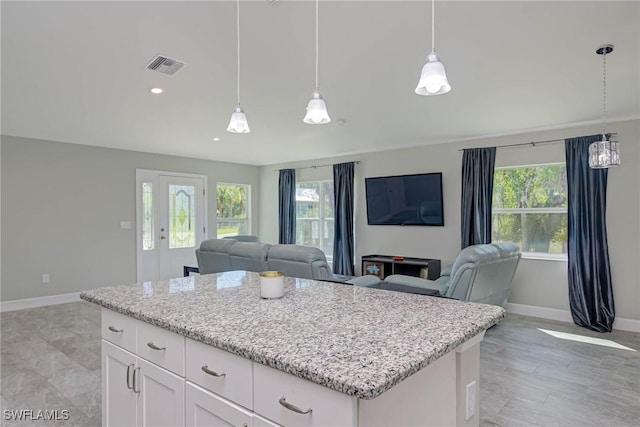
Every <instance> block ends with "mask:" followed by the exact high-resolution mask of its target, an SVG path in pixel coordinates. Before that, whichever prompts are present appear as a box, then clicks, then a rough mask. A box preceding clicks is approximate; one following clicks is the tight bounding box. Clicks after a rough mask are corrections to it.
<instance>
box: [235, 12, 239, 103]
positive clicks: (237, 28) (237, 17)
mask: <svg viewBox="0 0 640 427" xmlns="http://www.w3.org/2000/svg"><path fill="white" fill-rule="evenodd" d="M236 32H237V34H236V36H237V40H238V51H237V60H238V64H237V65H238V69H237V72H238V76H237V77H238V106H240V0H237V1H236Z"/></svg>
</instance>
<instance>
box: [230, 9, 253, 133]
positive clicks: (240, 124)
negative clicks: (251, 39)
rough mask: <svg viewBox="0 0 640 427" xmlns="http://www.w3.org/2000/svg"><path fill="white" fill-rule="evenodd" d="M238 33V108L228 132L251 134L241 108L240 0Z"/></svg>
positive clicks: (237, 22)
mask: <svg viewBox="0 0 640 427" xmlns="http://www.w3.org/2000/svg"><path fill="white" fill-rule="evenodd" d="M236 31H237V34H236V36H237V40H238V50H237V52H236V53H237V61H238V62H237V65H238V68H237V71H238V76H237V77H238V80H237V82H238V86H237V88H238V106H237V107H236V108H234V109H233V113H231V120H229V126H227V132H231V133H249V132H251V129H249V122H247V115H246V114H245V113H244V111H243V110H242V107H240V0H236Z"/></svg>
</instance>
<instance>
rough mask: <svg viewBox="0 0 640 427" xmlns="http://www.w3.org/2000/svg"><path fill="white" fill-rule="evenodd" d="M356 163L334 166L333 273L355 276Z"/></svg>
mask: <svg viewBox="0 0 640 427" xmlns="http://www.w3.org/2000/svg"><path fill="white" fill-rule="evenodd" d="M354 166H355V165H354V163H353V162H348V163H339V164H335V165H333V195H334V202H335V205H334V216H335V220H334V227H335V228H334V235H333V272H334V273H336V274H344V275H347V276H353V270H354V262H353V257H354V255H353V253H354V241H353V175H354Z"/></svg>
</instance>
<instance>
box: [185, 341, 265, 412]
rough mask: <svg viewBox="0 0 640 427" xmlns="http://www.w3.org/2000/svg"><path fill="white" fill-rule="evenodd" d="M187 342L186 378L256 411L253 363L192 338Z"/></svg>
mask: <svg viewBox="0 0 640 427" xmlns="http://www.w3.org/2000/svg"><path fill="white" fill-rule="evenodd" d="M186 342H187V345H186V348H187V350H186V354H187V359H186V360H188V361H189V363H188V364H187V366H186V371H187V379H188V380H189V381H192V382H194V383H196V384H198V385H199V386H202V387H204V388H206V389H208V390H211V391H213V392H214V393H217V394H219V395H221V396H224V397H226V398H227V399H229V400H232V401H234V402H236V403H239V404H240V405H242V406H244V407H245V408H249V409H253V392H252V390H253V372H252V369H253V368H252V362H251V361H250V360H249V359H245V358H244V357H240V356H237V355H235V354H231V353H229V352H227V351H224V350H220V349H219V348H215V347H212V346H210V345H206V344H203V343H201V342H198V341H194V340H192V339H188V338H187V339H186ZM216 375H219V376H216Z"/></svg>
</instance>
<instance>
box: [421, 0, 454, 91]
mask: <svg viewBox="0 0 640 427" xmlns="http://www.w3.org/2000/svg"><path fill="white" fill-rule="evenodd" d="M435 3H436V2H435V0H431V53H430V54H428V55H427V62H426V63H425V64H424V67H422V74H421V75H420V81H419V82H418V86H417V87H416V93H417V94H418V95H442V94H443V93H447V92H449V91H450V90H451V85H450V84H449V80H447V73H446V72H445V71H444V64H443V63H442V62H440V57H438V54H437V53H436V47H435V46H436V42H435V37H436V36H435V34H436V30H435V10H436V6H435Z"/></svg>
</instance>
